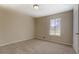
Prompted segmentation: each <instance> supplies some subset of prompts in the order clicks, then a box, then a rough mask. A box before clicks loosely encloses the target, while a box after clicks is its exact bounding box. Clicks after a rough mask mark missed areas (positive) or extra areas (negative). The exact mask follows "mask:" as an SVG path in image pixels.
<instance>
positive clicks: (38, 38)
mask: <svg viewBox="0 0 79 59" xmlns="http://www.w3.org/2000/svg"><path fill="white" fill-rule="evenodd" d="M36 39H39V38H36ZM40 40H43V39H40ZM44 41H49V40H44ZM49 42H54V43H58V44H64V45H69V46H72V44H69V43H64V42H55V41H49Z"/></svg>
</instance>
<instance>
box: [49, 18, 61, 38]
mask: <svg viewBox="0 0 79 59" xmlns="http://www.w3.org/2000/svg"><path fill="white" fill-rule="evenodd" d="M60 26H61V18H55V19H51V20H50V35H58V36H60V35H61V33H60Z"/></svg>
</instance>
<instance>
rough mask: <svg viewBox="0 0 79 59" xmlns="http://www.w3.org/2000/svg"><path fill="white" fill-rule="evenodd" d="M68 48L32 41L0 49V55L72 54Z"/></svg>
mask: <svg viewBox="0 0 79 59" xmlns="http://www.w3.org/2000/svg"><path fill="white" fill-rule="evenodd" d="M74 53H75V52H74V50H73V48H72V47H70V46H66V45H61V44H57V43H51V42H47V41H43V40H38V39H32V40H28V41H23V42H18V43H15V44H10V45H6V46H3V47H0V54H74Z"/></svg>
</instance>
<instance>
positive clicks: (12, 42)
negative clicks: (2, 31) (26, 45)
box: [0, 38, 33, 46]
mask: <svg viewBox="0 0 79 59" xmlns="http://www.w3.org/2000/svg"><path fill="white" fill-rule="evenodd" d="M31 39H33V38H31ZM31 39H22V40H17V41H11V42H7V43H3V44H0V46H5V45H9V44H14V43H18V42H21V41H25V40H31Z"/></svg>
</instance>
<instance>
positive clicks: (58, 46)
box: [0, 4, 79, 54]
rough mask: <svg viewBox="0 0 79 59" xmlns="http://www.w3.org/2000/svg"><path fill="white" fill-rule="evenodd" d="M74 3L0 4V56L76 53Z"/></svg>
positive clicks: (78, 29) (77, 29)
mask: <svg viewBox="0 0 79 59" xmlns="http://www.w3.org/2000/svg"><path fill="white" fill-rule="evenodd" d="M78 7H79V5H78V4H0V54H77V53H79V44H78V43H79V26H78V24H79V20H78V13H79V9H78Z"/></svg>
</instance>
